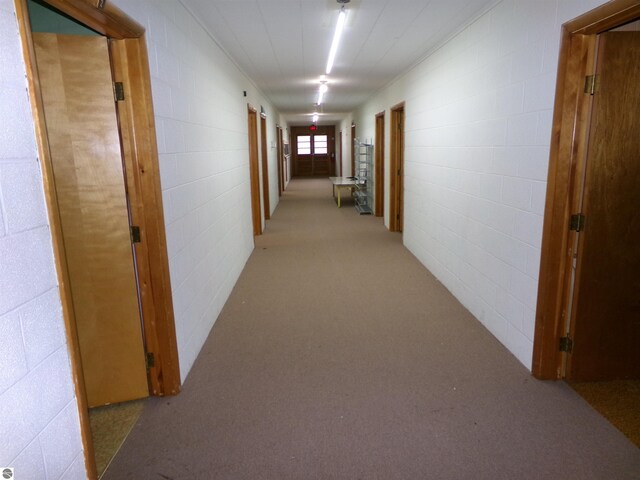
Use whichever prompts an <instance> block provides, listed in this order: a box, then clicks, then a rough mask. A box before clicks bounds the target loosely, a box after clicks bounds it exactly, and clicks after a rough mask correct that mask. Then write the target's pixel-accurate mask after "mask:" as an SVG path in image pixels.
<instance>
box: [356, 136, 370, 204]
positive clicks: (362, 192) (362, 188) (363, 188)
mask: <svg viewBox="0 0 640 480" xmlns="http://www.w3.org/2000/svg"><path fill="white" fill-rule="evenodd" d="M353 148H354V152H355V157H356V158H355V163H356V171H355V172H354V173H353V176H354V177H356V188H355V192H354V198H355V207H356V210H357V211H358V213H359V214H360V215H371V214H372V213H373V208H372V207H373V145H372V144H371V143H366V141H365V142H363V141H360V140H358V139H357V138H356V139H355V140H354V141H353Z"/></svg>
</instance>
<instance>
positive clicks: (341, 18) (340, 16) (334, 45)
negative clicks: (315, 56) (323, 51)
mask: <svg viewBox="0 0 640 480" xmlns="http://www.w3.org/2000/svg"><path fill="white" fill-rule="evenodd" d="M346 18H347V12H346V11H345V10H344V7H343V8H342V9H341V10H340V13H339V14H338V24H337V25H336V31H335V33H334V34H333V42H331V50H329V60H327V70H326V73H327V75H329V74H330V73H331V69H332V68H333V61H334V60H335V59H336V53H338V45H339V44H340V37H341V36H342V30H343V29H344V21H345V19H346Z"/></svg>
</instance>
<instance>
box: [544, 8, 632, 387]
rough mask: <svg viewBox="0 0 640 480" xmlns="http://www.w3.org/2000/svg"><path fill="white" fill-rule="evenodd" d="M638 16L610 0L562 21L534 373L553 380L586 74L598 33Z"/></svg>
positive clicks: (564, 305)
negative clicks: (571, 18)
mask: <svg viewBox="0 0 640 480" xmlns="http://www.w3.org/2000/svg"><path fill="white" fill-rule="evenodd" d="M639 17H640V1H638V0H613V1H611V2H608V3H606V4H604V5H602V6H600V7H597V8H595V9H593V10H591V11H589V12H587V13H585V14H583V15H581V16H579V17H577V18H575V19H573V20H571V21H569V22H567V23H565V24H563V25H562V35H561V46H560V56H559V60H558V78H557V82H556V92H555V103H554V112H553V127H552V137H551V149H550V156H549V176H548V180H547V193H546V204H545V211H544V226H543V234H542V252H541V260H540V279H539V284H538V299H537V308H536V326H535V333H534V344H533V360H532V373H533V375H534V376H535V377H536V378H539V379H547V380H557V379H560V378H562V377H563V375H564V364H565V357H566V354H565V353H563V352H560V350H559V348H558V345H559V342H560V338H561V337H562V336H563V335H564V328H565V318H566V316H567V312H568V306H569V302H570V298H569V297H570V288H569V282H570V275H569V272H570V268H571V259H572V257H573V254H574V252H573V247H572V245H573V244H574V243H575V242H573V236H574V235H575V233H574V232H572V231H571V230H570V229H569V219H570V216H571V214H572V213H577V212H575V211H573V208H574V207H575V205H577V203H576V201H577V196H578V194H579V192H578V190H579V188H578V185H576V183H577V181H576V179H578V178H580V174H581V171H582V169H583V168H584V161H583V160H584V156H585V150H586V141H587V134H588V122H589V103H590V99H591V96H590V95H587V94H585V93H584V90H583V88H584V78H585V76H587V75H589V74H591V73H592V72H593V69H594V62H595V55H594V48H595V41H596V35H597V34H599V33H602V32H605V31H607V30H610V29H612V28H615V27H617V26H620V25H623V24H625V23H628V22H629V21H632V20H634V19H637V18H639Z"/></svg>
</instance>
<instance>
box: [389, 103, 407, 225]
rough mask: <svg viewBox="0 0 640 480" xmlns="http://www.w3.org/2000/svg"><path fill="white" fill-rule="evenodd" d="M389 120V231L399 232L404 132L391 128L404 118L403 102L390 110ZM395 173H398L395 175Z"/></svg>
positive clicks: (401, 222)
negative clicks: (401, 117)
mask: <svg viewBox="0 0 640 480" xmlns="http://www.w3.org/2000/svg"><path fill="white" fill-rule="evenodd" d="M390 111H391V118H390V125H391V126H392V127H391V128H390V129H389V130H390V131H389V144H390V145H389V147H390V152H389V153H390V155H389V171H390V174H389V230H390V231H392V232H401V231H402V224H403V219H402V218H401V217H402V216H403V214H404V212H403V211H402V196H403V195H404V188H403V183H402V179H401V178H398V177H400V176H402V175H404V148H402V147H403V144H404V130H403V131H402V132H401V134H399V133H398V129H397V128H393V125H395V124H396V122H397V121H398V119H399V118H400V115H402V116H404V102H400V103H398V104H397V105H394V106H393V107H391V109H390ZM396 172H399V173H397V174H396Z"/></svg>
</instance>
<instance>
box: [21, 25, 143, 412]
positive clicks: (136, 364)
mask: <svg viewBox="0 0 640 480" xmlns="http://www.w3.org/2000/svg"><path fill="white" fill-rule="evenodd" d="M33 40H34V46H35V51H36V56H37V63H38V74H39V77H40V83H41V89H42V96H43V101H44V109H45V117H46V124H47V135H48V138H49V145H50V149H51V158H52V163H53V172H54V179H55V188H56V194H57V198H58V204H59V209H60V217H61V218H60V219H61V224H62V230H63V241H64V248H65V252H66V258H67V264H68V265H67V266H68V270H69V276H70V283H71V291H72V297H73V308H74V314H75V321H76V323H77V331H78V341H79V345H80V353H81V357H82V370H83V372H84V381H85V385H86V391H87V401H88V404H89V406H91V407H93V406H99V405H105V404H110V403H116V402H122V401H126V400H132V399H136V398H142V397H146V396H148V395H149V389H148V385H147V374H146V366H145V352H144V346H143V339H142V327H141V318H140V309H139V304H138V295H137V284H136V277H135V271H134V260H133V251H132V245H131V236H130V230H129V215H128V208H127V201H126V193H125V186H124V174H123V167H122V157H121V149H120V138H119V134H118V124H117V118H116V110H115V102H114V96H113V84H112V79H111V66H110V60H109V53H108V45H107V40H106V39H105V38H103V37H85V36H76V35H56V34H49V33H46V34H45V33H34V34H33Z"/></svg>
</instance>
